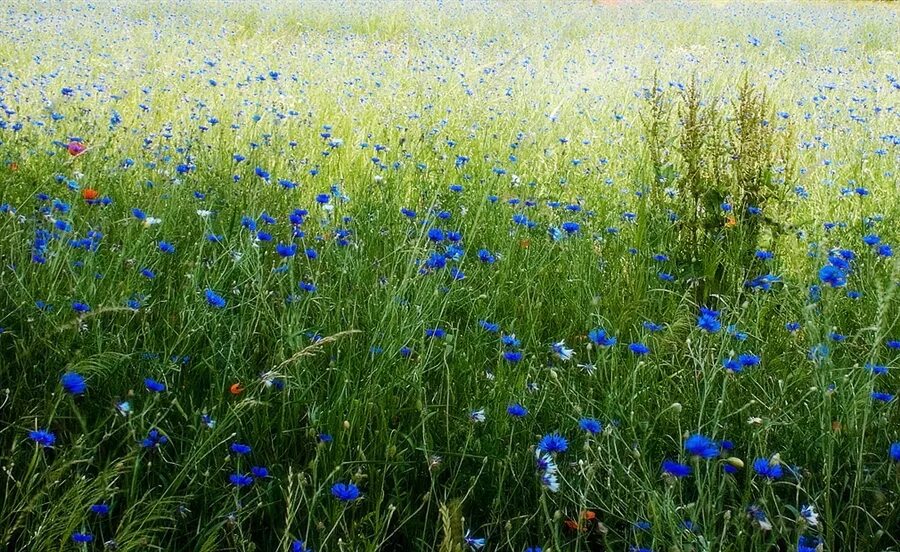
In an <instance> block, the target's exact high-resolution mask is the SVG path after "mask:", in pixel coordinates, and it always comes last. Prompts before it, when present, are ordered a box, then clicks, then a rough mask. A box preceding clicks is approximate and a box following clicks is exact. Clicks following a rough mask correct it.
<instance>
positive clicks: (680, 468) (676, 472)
mask: <svg viewBox="0 0 900 552" xmlns="http://www.w3.org/2000/svg"><path fill="white" fill-rule="evenodd" d="M662 471H663V473H664V474H666V475H670V476H672V477H687V476H689V475H691V471H692V470H691V467H690V466H688V465H686V464H679V463H678V462H676V461H674V460H663V463H662Z"/></svg>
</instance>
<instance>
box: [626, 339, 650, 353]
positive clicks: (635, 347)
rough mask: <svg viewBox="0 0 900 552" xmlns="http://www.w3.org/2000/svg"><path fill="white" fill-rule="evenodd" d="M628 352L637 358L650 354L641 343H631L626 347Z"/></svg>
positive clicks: (648, 348) (647, 348)
mask: <svg viewBox="0 0 900 552" xmlns="http://www.w3.org/2000/svg"><path fill="white" fill-rule="evenodd" d="M628 350H629V351H631V352H632V353H634V354H636V355H638V356H644V355H646V354H649V353H650V347H647V346H646V345H644V344H643V343H640V342H636V343H632V344H630V345H629V346H628Z"/></svg>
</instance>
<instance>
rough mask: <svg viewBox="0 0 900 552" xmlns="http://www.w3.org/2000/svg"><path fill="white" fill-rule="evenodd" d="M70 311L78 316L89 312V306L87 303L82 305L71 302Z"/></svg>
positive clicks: (78, 302) (79, 302)
mask: <svg viewBox="0 0 900 552" xmlns="http://www.w3.org/2000/svg"><path fill="white" fill-rule="evenodd" d="M72 310H73V311H75V312H77V313H78V314H83V313H86V312H90V311H91V306H90V305H88V304H87V303H82V302H81V301H73V302H72Z"/></svg>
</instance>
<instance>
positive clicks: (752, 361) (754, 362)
mask: <svg viewBox="0 0 900 552" xmlns="http://www.w3.org/2000/svg"><path fill="white" fill-rule="evenodd" d="M738 361H739V362H740V363H741V366H743V367H744V368H751V367H753V366H759V363H760V362H761V359H760V358H759V357H758V356H756V355H754V354H753V353H743V354H741V355H740V356H739V357H738Z"/></svg>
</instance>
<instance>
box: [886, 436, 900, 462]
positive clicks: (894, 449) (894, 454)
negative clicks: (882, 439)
mask: <svg viewBox="0 0 900 552" xmlns="http://www.w3.org/2000/svg"><path fill="white" fill-rule="evenodd" d="M888 457H889V458H890V459H891V460H892V461H894V462H900V441H896V442H894V443H891V446H889V447H888Z"/></svg>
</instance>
